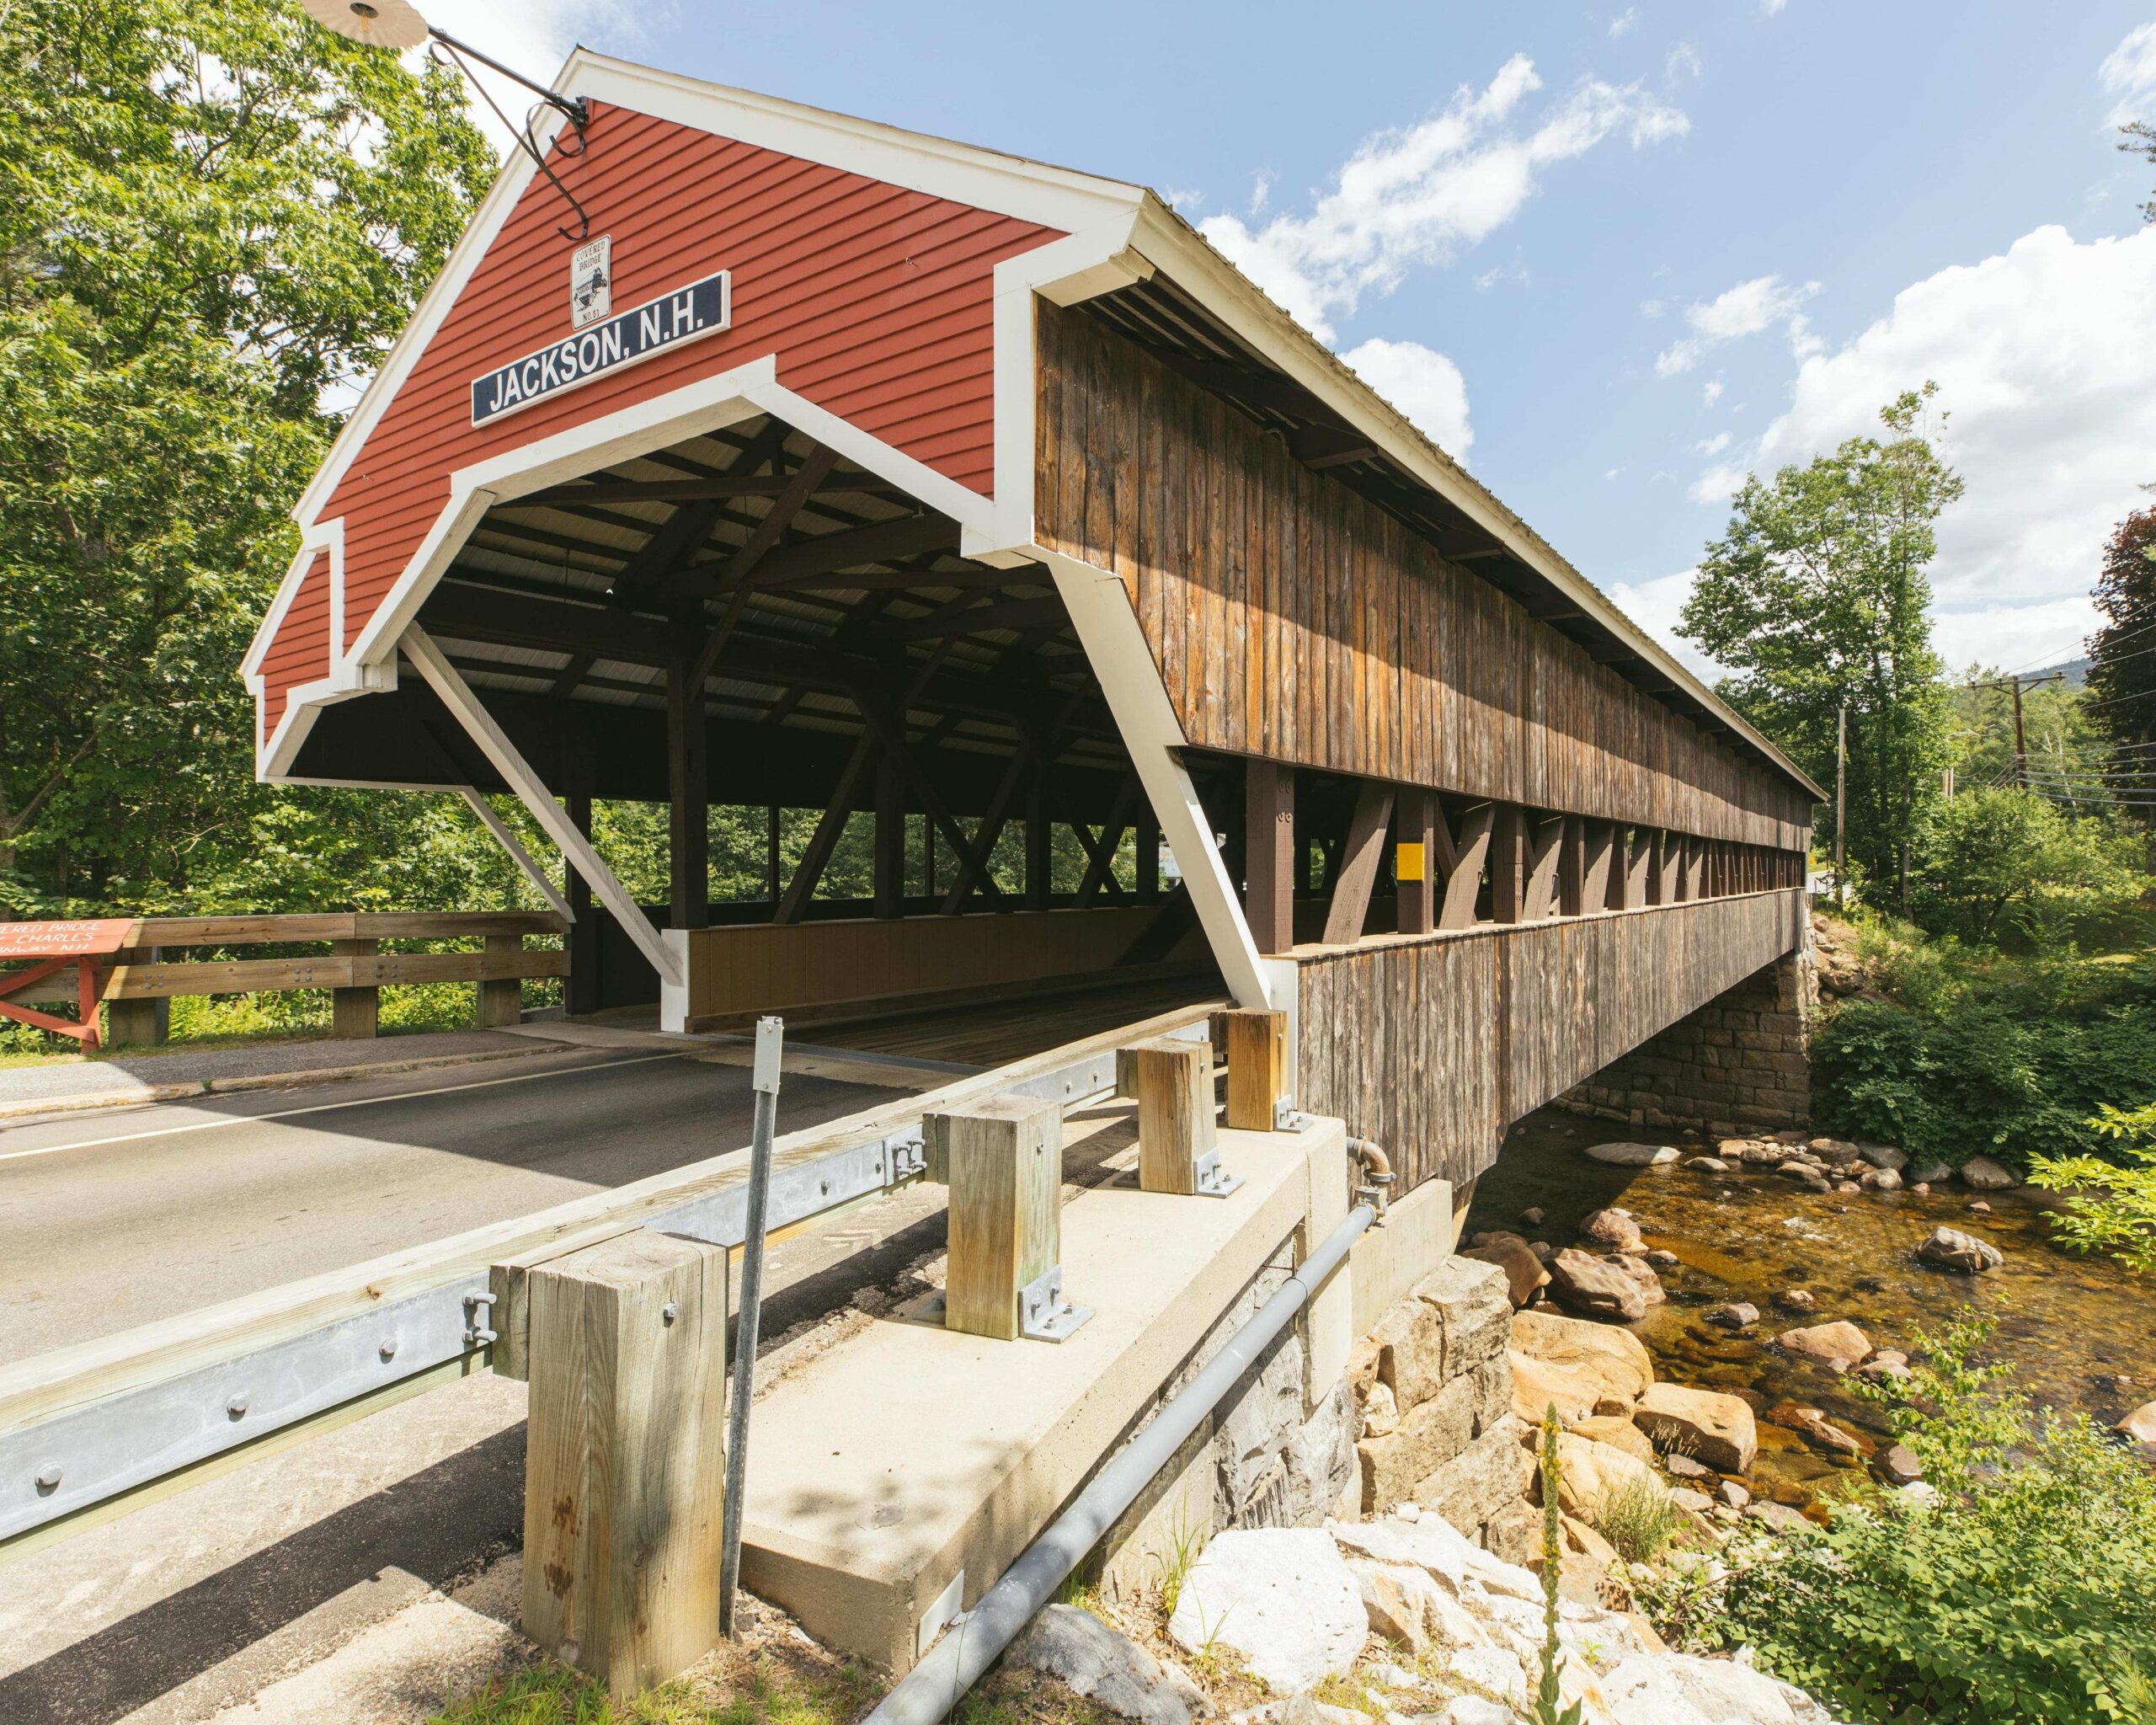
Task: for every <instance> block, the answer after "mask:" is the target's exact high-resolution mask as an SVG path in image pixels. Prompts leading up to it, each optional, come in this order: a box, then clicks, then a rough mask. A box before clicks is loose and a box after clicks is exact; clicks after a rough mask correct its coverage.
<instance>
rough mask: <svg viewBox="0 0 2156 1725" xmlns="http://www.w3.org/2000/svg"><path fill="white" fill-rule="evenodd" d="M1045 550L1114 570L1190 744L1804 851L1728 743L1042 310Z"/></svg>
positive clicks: (1244, 427)
mask: <svg viewBox="0 0 2156 1725" xmlns="http://www.w3.org/2000/svg"><path fill="white" fill-rule="evenodd" d="M1036 315H1037V317H1038V328H1039V348H1040V376H1039V380H1038V409H1039V411H1038V439H1039V451H1038V452H1039V462H1038V474H1039V478H1038V488H1037V495H1036V499H1035V505H1034V507H1035V515H1036V527H1035V532H1036V535H1037V537H1038V539H1039V540H1040V542H1041V543H1042V544H1043V545H1044V546H1047V547H1049V548H1051V549H1054V550H1059V551H1061V552H1063V553H1066V554H1067V555H1070V556H1072V557H1076V558H1083V559H1084V560H1086V562H1088V563H1093V564H1095V565H1096V566H1097V567H1099V568H1102V569H1112V570H1113V571H1114V572H1115V573H1116V574H1118V575H1119V576H1121V577H1122V579H1123V584H1124V585H1125V586H1126V588H1127V589H1128V590H1129V593H1130V596H1131V602H1132V604H1133V605H1134V606H1135V607H1136V610H1137V614H1138V620H1139V625H1140V627H1141V628H1143V629H1144V631H1145V638H1146V639H1147V640H1148V641H1149V642H1150V644H1151V646H1152V649H1153V654H1154V657H1155V660H1157V661H1158V663H1159V665H1160V669H1161V676H1162V678H1163V680H1164V681H1165V682H1166V686H1167V691H1168V695H1169V698H1170V699H1171V702H1173V703H1174V706H1175V710H1176V713H1177V717H1178V718H1180V719H1181V721H1182V726H1183V729H1184V732H1185V734H1187V737H1188V738H1189V740H1190V742H1191V743H1192V744H1193V745H1194V746H1197V747H1199V748H1206V749H1218V750H1228V751H1230V752H1233V753H1236V754H1245V755H1262V756H1269V757H1271V758H1273V759H1275V760H1281V761H1295V762H1297V763H1299V764H1300V765H1303V766H1311V767H1317V768H1322V769H1326V770H1329V771H1332V772H1347V773H1357V774H1362V775H1365V776H1368V777H1378V778H1385V779H1390V780H1393V781H1395V782H1400V783H1406V784H1417V785H1422V786H1427V787H1428V788H1433V789H1436V790H1442V791H1449V792H1453V793H1458V794H1460V795H1464V796H1473V797H1491V798H1499V799H1502V800H1503V801H1506V802H1510V803H1518V804H1527V805H1529V806H1530V807H1534V808H1538V809H1558V810H1562V811H1565V812H1566V813H1571V814H1584V815H1591V816H1597V817H1602V818H1607V819H1613V820H1621V821H1625V822H1630V823H1633V824H1636V825H1648V826H1655V827H1662V828H1669V829H1673V830H1678V831H1680V832H1685V833H1691V834H1696V835H1699V836H1704V837H1710V838H1726V839H1735V840H1741V841H1744V842H1747V843H1750V844H1757V845H1766V846H1775V847H1778V848H1782V849H1789V850H1801V848H1803V847H1804V846H1805V845H1806V842H1807V841H1808V838H1809V832H1810V827H1811V820H1812V807H1811V802H1810V798H1809V797H1808V795H1807V794H1806V792H1805V791H1804V790H1803V789H1802V788H1801V787H1800V786H1798V785H1796V783H1794V782H1791V781H1790V780H1789V779H1788V778H1787V777H1785V776H1783V775H1782V774H1780V773H1779V772H1774V771H1773V770H1771V769H1770V768H1769V767H1767V766H1764V765H1759V764H1756V763H1754V762H1753V761H1748V760H1745V759H1742V758H1740V757H1739V756H1737V754H1735V753H1734V752H1733V751H1732V750H1729V749H1728V748H1726V747H1725V746H1723V745H1721V744H1719V743H1717V742H1716V741H1714V740H1712V739H1710V737H1708V736H1707V735H1706V734H1705V733H1704V732H1703V731H1701V730H1700V729H1698V728H1697V727H1695V726H1694V725H1693V724H1691V723H1690V722H1689V720H1687V719H1685V718H1683V717H1681V716H1680V715H1679V714H1678V713H1675V712H1674V711H1673V710H1672V709H1671V708H1668V707H1666V706H1664V705H1662V703H1661V702H1657V700H1655V699H1654V698H1653V697H1651V696H1648V695H1646V694H1642V693H1641V692H1639V691H1638V690H1636V689H1635V688H1633V687H1632V686H1630V684H1628V683H1626V682H1625V681H1624V680H1623V679H1622V678H1620V677H1619V676H1617V675H1616V674H1615V673H1614V671H1612V670H1609V668H1608V667H1607V666H1604V665H1597V664H1595V663H1594V662H1593V660H1592V659H1591V658H1590V657H1589V655H1588V653H1587V651H1586V650H1585V649H1583V648H1582V647H1580V646H1578V645H1577V644H1574V643H1573V642H1572V641H1570V640H1567V639H1566V638H1565V637H1563V636H1562V635H1561V634H1560V633H1558V632H1557V631H1556V629H1554V628H1550V626H1549V625H1548V624H1546V623H1541V622H1536V621H1535V620H1534V618H1533V617H1530V616H1529V614H1528V612H1527V611H1525V610H1524V609H1523V608H1522V607H1521V606H1519V605H1518V604H1517V603H1516V602H1514V601H1513V600H1511V599H1509V598H1508V597H1507V596H1505V595H1503V594H1502V593H1500V592H1499V591H1498V590H1497V589H1496V588H1495V587H1493V586H1492V585H1490V584H1489V583H1487V582H1486V581H1484V580H1481V579H1479V578H1477V577H1476V576H1475V575H1474V574H1470V573H1469V572H1468V571H1467V570H1466V569H1463V568H1461V567H1460V566H1459V565H1457V564H1454V563H1449V562H1447V561H1446V560H1445V558H1443V557H1442V556H1440V555H1439V554H1438V552H1437V550H1436V549H1435V547H1433V546H1432V545H1430V544H1429V543H1428V542H1426V541H1424V540H1423V539H1422V538H1421V537H1418V536H1417V535H1416V534H1415V533H1413V532H1412V531H1410V530H1409V529H1408V528H1407V527H1406V526H1403V525H1402V524H1401V522H1400V521H1397V520H1396V519H1395V518H1394V517H1393V516H1391V515H1388V514H1386V513H1385V511H1384V510H1380V508H1378V507H1377V505H1374V504H1373V503H1370V502H1369V501H1368V500H1366V499H1364V498H1363V497H1361V496H1360V495H1358V494H1357V493H1355V492H1354V491H1353V490H1351V489H1348V487H1347V486H1346V485H1344V484H1342V483H1340V482H1339V481H1337V480H1335V479H1332V478H1328V477H1327V476H1326V475H1325V474H1323V473H1315V472H1313V471H1312V470H1310V468H1308V467H1305V466H1303V465H1302V464H1301V463H1300V462H1297V461H1296V460H1295V459H1294V457H1292V456H1290V455H1289V452H1288V451H1287V449H1286V448H1285V447H1284V446H1283V445H1282V444H1281V443H1280V442H1279V441H1278V440H1277V439H1274V438H1271V437H1267V435H1264V434H1263V433H1262V431H1261V430H1259V429H1258V428H1257V426H1256V425H1252V424H1251V422H1250V421H1249V420H1248V419H1246V418H1244V417H1243V416H1242V415H1241V414H1239V413H1238V412H1236V411H1235V409H1233V408H1230V406H1229V405H1228V404H1227V403H1225V402H1224V401H1222V400H1220V399H1219V398H1218V397H1215V396H1214V395H1211V394H1209V393H1207V392H1206V391H1204V390H1203V389H1201V388H1200V387H1198V386H1197V385H1196V384H1194V383H1192V382H1189V381H1188V380H1187V379H1185V378H1183V377H1181V376H1179V375H1178V374H1177V373H1175V372H1173V371H1169V370H1168V369H1166V367H1165V366H1161V364H1159V363H1158V362H1157V361H1155V360H1153V359H1152V358H1150V356H1149V355H1146V354H1145V352H1143V351H1142V350H1140V349H1139V348H1138V347H1136V346H1135V345H1134V344H1131V343H1130V342H1129V341H1127V340H1125V339H1123V338H1122V337H1121V336H1119V335H1118V334H1115V333H1114V332H1113V331H1112V330H1110V329H1107V328H1104V327H1103V326H1102V325H1101V324H1100V323H1097V321H1096V320H1093V319H1091V318H1087V317H1086V316H1085V315H1084V313H1083V312H1077V311H1065V310H1059V309H1058V308H1057V307H1054V306H1052V305H1049V304H1048V303H1046V302H1040V303H1039V304H1038V308H1037V313H1036Z"/></svg>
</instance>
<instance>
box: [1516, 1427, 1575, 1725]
mask: <svg viewBox="0 0 2156 1725" xmlns="http://www.w3.org/2000/svg"><path fill="white" fill-rule="evenodd" d="M1560 1430H1561V1427H1560V1426H1559V1424H1558V1423H1557V1405H1556V1403H1555V1402H1551V1403H1550V1406H1549V1407H1546V1408H1545V1409H1544V1410H1543V1414H1542V1436H1541V1440H1540V1445H1539V1447H1538V1450H1537V1453H1536V1457H1535V1460H1536V1464H1537V1466H1539V1468H1540V1471H1541V1483H1542V1674H1541V1679H1540V1681H1539V1682H1538V1683H1537V1684H1536V1685H1535V1690H1534V1701H1533V1702H1532V1703H1531V1704H1530V1705H1531V1712H1530V1714H1529V1717H1531V1718H1532V1719H1533V1720H1534V1725H1580V1703H1579V1702H1577V1701H1574V1702H1573V1703H1572V1706H1569V1707H1561V1706H1560V1705H1559V1704H1560V1703H1561V1701H1563V1700H1564V1696H1563V1695H1562V1694H1561V1692H1560V1690H1559V1689H1558V1685H1557V1664H1558V1661H1559V1660H1560V1658H1561V1657H1562V1653H1561V1649H1560V1646H1559V1643H1558V1640H1557V1621H1558V1618H1557V1610H1558V1601H1557V1592H1558V1585H1559V1583H1560V1580H1561V1573H1560V1572H1561V1569H1562V1567H1563V1564H1564V1561H1565V1536H1564V1530H1563V1528H1562V1526H1561V1525H1560V1519H1559V1510H1558V1507H1557V1503H1558V1490H1557V1487H1558V1480H1559V1476H1560V1475H1561V1474H1562V1473H1563V1471H1564V1466H1565V1464H1564V1461H1563V1459H1562V1457H1561V1455H1560V1454H1559V1451H1558V1446H1557V1437H1558V1434H1559V1432H1560Z"/></svg>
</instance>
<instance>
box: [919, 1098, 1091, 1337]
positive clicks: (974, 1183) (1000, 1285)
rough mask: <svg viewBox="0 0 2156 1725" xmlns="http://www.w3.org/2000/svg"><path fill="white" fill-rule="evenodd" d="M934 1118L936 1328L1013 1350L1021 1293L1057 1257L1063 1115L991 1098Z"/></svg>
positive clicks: (1056, 1106)
mask: <svg viewBox="0 0 2156 1725" xmlns="http://www.w3.org/2000/svg"><path fill="white" fill-rule="evenodd" d="M932 1118H933V1119H935V1121H936V1122H937V1127H936V1130H935V1131H934V1132H932V1133H931V1137H938V1138H940V1140H941V1143H942V1153H943V1162H944V1169H945V1174H946V1178H947V1179H948V1180H949V1182H950V1187H951V1210H950V1245H951V1255H950V1268H949V1272H948V1274H947V1277H946V1279H945V1283H944V1290H943V1327H944V1328H946V1329H949V1330H961V1331H963V1332H965V1333H966V1334H968V1335H970V1336H992V1337H995V1338H997V1339H998V1340H1001V1341H1006V1342H1007V1341H1014V1340H1016V1339H1017V1335H1018V1291H1019V1290H1020V1289H1022V1288H1023V1287H1025V1286H1026V1285H1027V1284H1028V1283H1030V1282H1033V1281H1036V1280H1038V1279H1039V1278H1040V1277H1041V1276H1043V1275H1044V1274H1046V1273H1047V1272H1048V1271H1049V1270H1051V1269H1053V1268H1054V1267H1055V1264H1056V1262H1057V1259H1058V1258H1059V1256H1060V1254H1061V1252H1062V1247H1063V1108H1062V1105H1061V1104H1060V1103H1053V1102H1043V1101H1041V1100H1040V1099H1039V1098H1038V1097H1029V1096H1010V1095H1005V1096H991V1097H986V1098H985V1099H984V1100H982V1101H980V1102H977V1103H971V1104H969V1106H967V1107H966V1108H961V1109H954V1110H953V1111H952V1112H950V1113H948V1114H942V1115H937V1116H934V1117H932Z"/></svg>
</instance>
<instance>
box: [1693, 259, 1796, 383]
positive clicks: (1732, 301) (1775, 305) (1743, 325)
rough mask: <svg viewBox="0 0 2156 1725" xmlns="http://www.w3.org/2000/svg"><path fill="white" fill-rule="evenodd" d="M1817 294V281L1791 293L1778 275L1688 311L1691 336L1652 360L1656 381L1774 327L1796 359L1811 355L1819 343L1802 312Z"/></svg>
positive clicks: (1741, 284)
mask: <svg viewBox="0 0 2156 1725" xmlns="http://www.w3.org/2000/svg"><path fill="white" fill-rule="evenodd" d="M1818 291H1819V284H1818V283H1817V282H1816V281H1807V282H1806V283H1805V284H1804V285H1803V286H1801V287H1795V286H1786V285H1785V283H1784V282H1783V280H1782V279H1781V277H1780V276H1779V275H1755V276H1753V278H1752V280H1749V281H1740V282H1738V283H1737V286H1734V287H1732V288H1730V289H1728V290H1726V291H1724V292H1721V293H1718V294H1716V296H1714V297H1713V298H1712V299H1710V300H1707V301H1705V302H1701V303H1699V304H1695V305H1692V306H1688V307H1686V308H1685V311H1684V322H1685V323H1686V324H1687V325H1688V326H1689V328H1690V329H1691V332H1692V333H1691V334H1689V335H1688V336H1686V337H1685V338H1684V339H1683V340H1681V341H1678V342H1674V343H1673V344H1670V345H1669V346H1668V347H1666V348H1664V349H1663V350H1662V352H1660V353H1659V354H1657V355H1655V361H1654V369H1655V375H1656V376H1657V377H1675V376H1676V375H1677V374H1678V372H1680V371H1690V370H1691V369H1692V367H1693V366H1696V365H1698V364H1699V363H1700V358H1701V357H1702V355H1705V354H1706V353H1707V351H1708V350H1710V349H1712V348H1716V347H1719V346H1721V344H1723V343H1724V342H1730V341H1741V340H1742V339H1744V338H1745V337H1746V336H1748V335H1758V334H1762V333H1763V332H1764V331H1766V330H1769V329H1771V328H1774V326H1775V325H1776V324H1777V323H1779V324H1780V325H1781V326H1782V328H1783V329H1784V330H1785V331H1786V332H1787V334H1788V336H1789V341H1790V348H1791V350H1793V351H1794V352H1796V355H1798V356H1799V357H1800V358H1801V357H1802V356H1803V355H1806V354H1808V353H1812V352H1816V351H1817V350H1818V347H1819V339H1818V338H1817V336H1815V335H1813V334H1812V326H1811V324H1810V323H1808V322H1806V318H1805V316H1804V311H1803V307H1804V302H1806V300H1808V299H1810V298H1811V297H1812V295H1814V294H1815V293H1817V292H1818Z"/></svg>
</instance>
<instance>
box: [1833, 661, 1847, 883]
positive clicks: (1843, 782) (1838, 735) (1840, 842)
mask: <svg viewBox="0 0 2156 1725" xmlns="http://www.w3.org/2000/svg"><path fill="white" fill-rule="evenodd" d="M1848 906H1849V702H1846V701H1844V702H1842V704H1841V706H1840V707H1839V708H1837V709H1836V711H1835V713H1834V908H1835V909H1836V910H1837V911H1841V910H1846V909H1847V908H1848Z"/></svg>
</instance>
